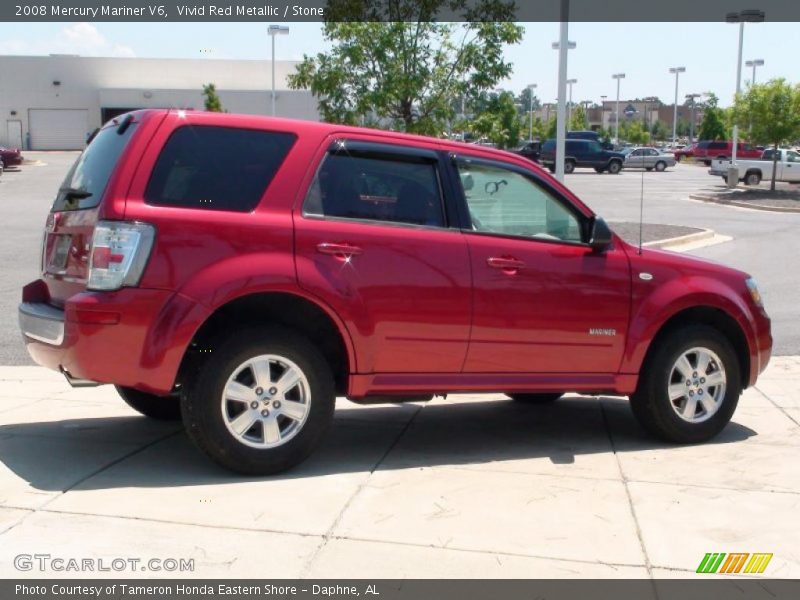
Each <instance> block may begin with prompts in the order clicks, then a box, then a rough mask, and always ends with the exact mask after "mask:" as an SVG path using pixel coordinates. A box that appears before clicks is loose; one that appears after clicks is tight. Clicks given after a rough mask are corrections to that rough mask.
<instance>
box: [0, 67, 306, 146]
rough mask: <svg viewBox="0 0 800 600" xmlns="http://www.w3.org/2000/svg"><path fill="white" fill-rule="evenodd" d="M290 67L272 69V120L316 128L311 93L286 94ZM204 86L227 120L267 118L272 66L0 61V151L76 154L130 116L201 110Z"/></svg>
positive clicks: (292, 69)
mask: <svg viewBox="0 0 800 600" xmlns="http://www.w3.org/2000/svg"><path fill="white" fill-rule="evenodd" d="M295 65H297V62H295V61H277V60H276V61H275V88H276V102H275V106H276V109H275V114H276V115H277V116H279V117H291V118H295V119H309V120H319V113H318V112H317V103H316V100H315V99H314V98H313V97H312V95H311V93H310V92H308V91H295V90H289V89H288V88H287V85H286V78H287V75H288V74H289V73H292V72H293V71H294V68H295ZM208 83H213V84H214V85H215V86H216V88H217V93H218V95H219V97H220V99H221V101H222V105H223V107H224V108H225V110H227V111H228V112H233V113H248V114H260V115H268V114H270V113H271V111H272V103H271V94H272V64H271V61H269V60H216V59H165V58H95V57H83V56H74V55H51V56H0V145H5V146H12V147H20V148H24V149H29V150H77V149H81V148H83V147H84V146H85V143H86V137H87V135H88V134H89V133H91V132H92V131H94V129H95V128H97V127H100V125H102V124H103V123H104V122H105V121H107V120H108V119H110V118H113V117H115V116H116V115H118V114H121V113H123V112H127V111H129V110H133V109H138V108H188V109H192V108H194V109H199V110H202V109H203V106H204V103H203V95H202V88H203V85H204V84H208Z"/></svg>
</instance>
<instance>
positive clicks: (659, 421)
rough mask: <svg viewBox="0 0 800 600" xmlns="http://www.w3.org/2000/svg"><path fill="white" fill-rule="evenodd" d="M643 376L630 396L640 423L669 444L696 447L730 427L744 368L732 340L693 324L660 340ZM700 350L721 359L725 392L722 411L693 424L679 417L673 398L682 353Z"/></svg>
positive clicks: (643, 371) (632, 407)
mask: <svg viewBox="0 0 800 600" xmlns="http://www.w3.org/2000/svg"><path fill="white" fill-rule="evenodd" d="M657 344H658V345H657V346H655V347H654V348H653V350H652V354H651V355H649V356H648V358H647V361H646V364H645V365H644V368H643V369H642V372H641V374H640V376H639V385H638V387H637V389H636V392H634V394H633V395H631V397H630V402H631V409H632V410H633V414H634V415H635V416H636V419H637V420H638V421H639V423H640V424H641V425H642V427H644V429H646V430H647V431H648V432H649V433H651V434H652V435H654V436H656V437H658V438H660V439H662V440H665V441H667V442H672V443H678V444H693V443H698V442H704V441H706V440H709V439H711V438H712V437H714V436H715V435H717V434H718V433H719V432H720V431H722V429H723V428H724V427H725V426H726V425H727V424H728V422H729V421H730V420H731V417H732V416H733V413H734V411H735V410H736V405H737V403H738V402H739V396H740V395H741V393H742V379H741V368H740V366H739V361H738V359H737V358H736V353H735V352H734V350H733V347H732V346H731V343H730V342H729V341H728V339H727V338H726V337H725V336H724V335H722V334H721V333H720V332H719V331H717V330H716V329H714V328H712V327H708V326H706V325H689V326H686V327H683V328H680V329H677V330H675V331H673V332H671V333H669V334H667V335H666V336H665V337H663V338H660V339H659V340H658V342H657ZM696 347H701V348H706V349H709V350H711V351H712V352H714V353H715V354H716V355H717V357H719V360H720V362H721V363H722V366H723V367H724V370H725V376H726V384H725V386H726V387H725V393H724V395H723V396H722V399H721V401H720V404H719V408H718V409H717V411H716V412H715V413H713V414H712V415H711V416H710V417H709V418H707V420H704V421H701V422H689V421H686V420H684V419H683V418H681V417H680V416H678V414H677V412H676V410H675V409H674V408H673V404H672V401H671V400H670V399H669V395H668V387H669V385H670V381H671V380H670V377H671V375H672V370H673V366H674V365H675V363H676V361H677V360H678V358H679V357H680V356H681V354H683V353H685V352H687V351H688V350H690V349H692V348H696Z"/></svg>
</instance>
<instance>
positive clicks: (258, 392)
mask: <svg viewBox="0 0 800 600" xmlns="http://www.w3.org/2000/svg"><path fill="white" fill-rule="evenodd" d="M263 393H264V388H260V387H257V388H256V396H260V395H261V394H263Z"/></svg>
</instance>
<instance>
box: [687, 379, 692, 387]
mask: <svg viewBox="0 0 800 600" xmlns="http://www.w3.org/2000/svg"><path fill="white" fill-rule="evenodd" d="M691 385H692V382H691V381H689V380H688V379H687V380H686V387H689V386H691Z"/></svg>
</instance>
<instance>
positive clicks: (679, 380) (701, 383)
mask: <svg viewBox="0 0 800 600" xmlns="http://www.w3.org/2000/svg"><path fill="white" fill-rule="evenodd" d="M726 383H727V377H726V375H725V366H724V365H723V364H722V361H721V360H720V359H719V356H717V355H716V354H715V353H714V352H713V351H711V350H709V349H708V348H702V347H697V348H690V349H689V350H686V351H685V352H683V353H682V354H681V355H680V356H679V357H678V359H677V360H676V361H675V364H674V365H673V367H672V370H671V371H670V376H669V381H668V382H667V385H668V389H667V393H668V395H669V401H670V405H671V406H672V410H674V411H675V414H677V415H678V416H679V417H680V418H681V419H683V420H684V421H687V422H688V423H702V422H703V421H707V420H708V419H710V418H711V417H712V416H714V414H715V413H716V412H717V411H718V410H719V408H720V406H721V404H722V402H723V400H724V398H725V386H726Z"/></svg>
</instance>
